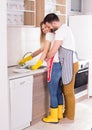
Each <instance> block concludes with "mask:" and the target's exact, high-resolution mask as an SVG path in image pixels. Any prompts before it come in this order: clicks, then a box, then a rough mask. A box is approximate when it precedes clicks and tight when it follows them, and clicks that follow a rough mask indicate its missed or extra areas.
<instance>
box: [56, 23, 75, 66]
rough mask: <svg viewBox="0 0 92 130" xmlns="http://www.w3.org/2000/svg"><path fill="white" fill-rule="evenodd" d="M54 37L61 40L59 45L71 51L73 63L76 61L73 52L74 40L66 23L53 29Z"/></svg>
mask: <svg viewBox="0 0 92 130" xmlns="http://www.w3.org/2000/svg"><path fill="white" fill-rule="evenodd" d="M54 39H55V40H62V41H63V43H62V45H61V46H62V47H64V48H66V49H70V50H72V51H73V62H74V63H75V62H76V61H78V60H77V57H76V54H75V52H76V50H75V40H74V37H73V34H72V31H71V29H70V28H69V27H68V26H67V25H66V24H63V25H62V26H61V27H60V28H59V29H58V30H56V31H55V38H54Z"/></svg>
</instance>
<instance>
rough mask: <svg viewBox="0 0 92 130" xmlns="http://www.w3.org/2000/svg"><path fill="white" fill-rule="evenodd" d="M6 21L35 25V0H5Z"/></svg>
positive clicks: (10, 24) (14, 23)
mask: <svg viewBox="0 0 92 130" xmlns="http://www.w3.org/2000/svg"><path fill="white" fill-rule="evenodd" d="M7 23H8V25H9V26H12V25H13V26H15V25H17V26H18V25H19V26H20V25H30V26H35V25H36V0H20V1H19V0H7Z"/></svg>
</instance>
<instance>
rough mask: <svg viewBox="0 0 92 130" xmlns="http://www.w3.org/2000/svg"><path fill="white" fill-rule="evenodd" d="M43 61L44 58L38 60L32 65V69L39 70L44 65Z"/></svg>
mask: <svg viewBox="0 0 92 130" xmlns="http://www.w3.org/2000/svg"><path fill="white" fill-rule="evenodd" d="M42 63H43V61H42V60H38V61H37V63H36V64H35V65H33V66H32V67H31V70H37V69H38V68H39V67H40V66H41V65H42Z"/></svg>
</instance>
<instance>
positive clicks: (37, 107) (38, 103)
mask: <svg viewBox="0 0 92 130" xmlns="http://www.w3.org/2000/svg"><path fill="white" fill-rule="evenodd" d="M33 78H34V80H33V105H32V106H33V107H32V110H33V112H32V124H34V123H36V122H38V121H40V120H42V118H43V117H44V116H46V115H47V114H48V112H49V93H48V87H47V72H42V73H38V74H35V75H33Z"/></svg>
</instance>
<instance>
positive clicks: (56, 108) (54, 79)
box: [19, 22, 63, 123]
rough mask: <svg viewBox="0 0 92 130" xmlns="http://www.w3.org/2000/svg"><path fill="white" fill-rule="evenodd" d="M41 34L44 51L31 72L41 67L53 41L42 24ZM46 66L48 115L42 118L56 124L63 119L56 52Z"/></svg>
mask: <svg viewBox="0 0 92 130" xmlns="http://www.w3.org/2000/svg"><path fill="white" fill-rule="evenodd" d="M41 33H42V34H41V39H42V41H43V42H44V43H45V44H44V47H43V48H44V49H42V51H43V52H42V51H41V52H42V55H41V57H40V59H39V60H38V61H37V63H36V64H35V65H33V66H32V67H31V69H32V70H36V69H38V68H39V67H40V66H41V65H42V63H43V61H44V60H45V59H46V56H47V53H48V52H49V50H50V49H51V47H52V45H53V41H54V35H55V34H54V32H49V29H48V28H46V26H45V24H44V23H43V22H42V23H41ZM46 33H47V34H46ZM45 35H46V36H45ZM45 38H46V40H45ZM39 50H40V49H39ZM39 52H40V51H39ZM37 54H39V53H36V54H34V53H33V54H32V55H30V56H29V57H27V58H24V59H22V60H21V61H20V62H19V64H20V65H21V63H22V64H23V63H25V62H26V61H28V60H30V59H32V58H33V57H34V56H36V55H37ZM47 66H48V77H47V81H48V88H49V93H50V115H49V116H48V117H46V118H43V121H44V122H50V123H57V122H58V121H59V119H62V118H63V96H62V90H61V85H60V80H61V69H62V68H61V65H60V62H59V59H58V52H57V53H56V54H55V55H54V56H53V57H52V58H51V59H50V60H49V61H48V63H47Z"/></svg>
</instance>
